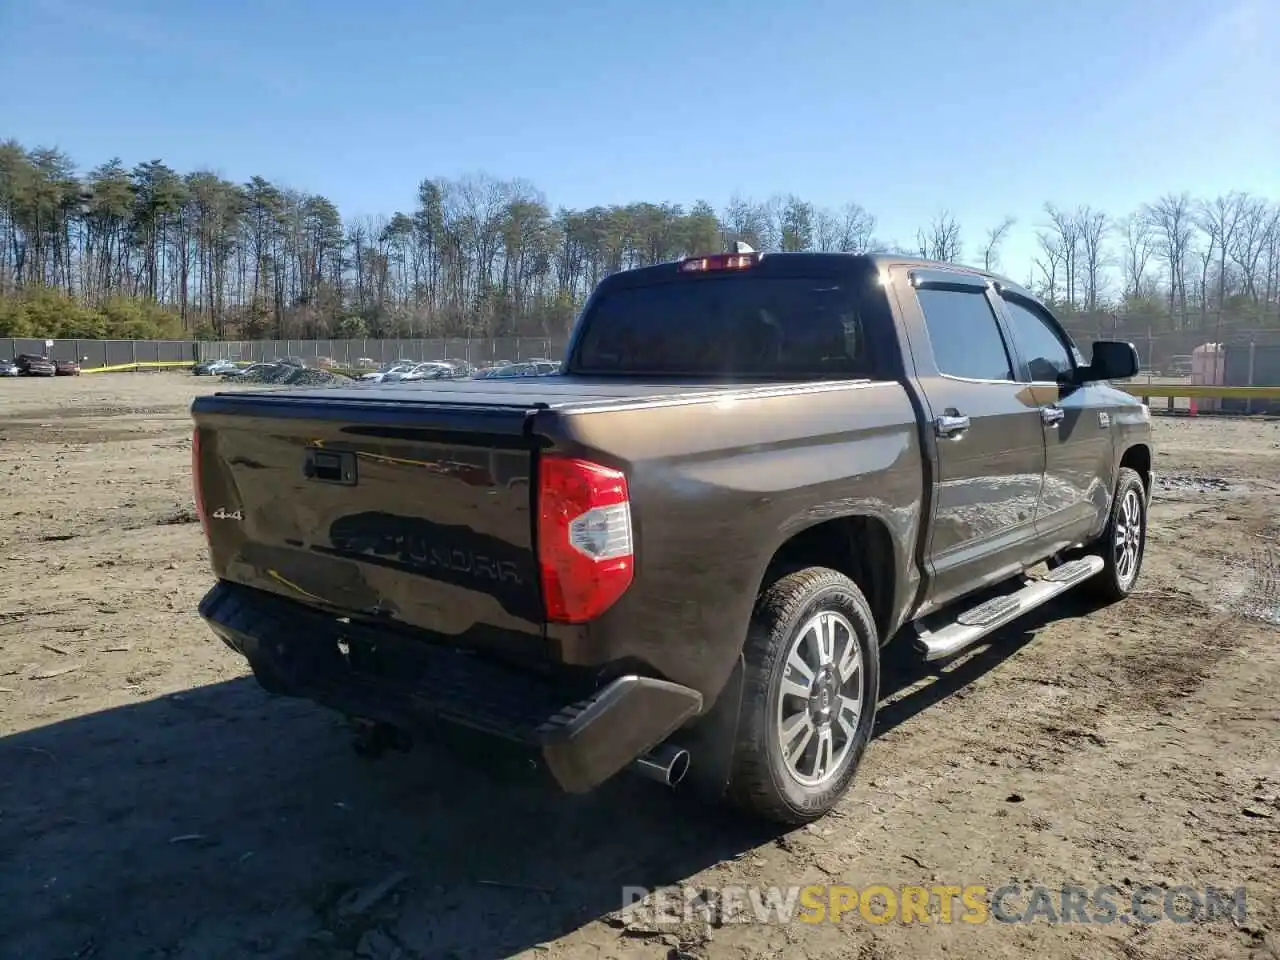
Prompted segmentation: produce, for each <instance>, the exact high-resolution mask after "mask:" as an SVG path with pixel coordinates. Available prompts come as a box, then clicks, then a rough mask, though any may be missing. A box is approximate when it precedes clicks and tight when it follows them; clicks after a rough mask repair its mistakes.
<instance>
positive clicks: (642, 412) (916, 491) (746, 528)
mask: <svg viewBox="0 0 1280 960" xmlns="http://www.w3.org/2000/svg"><path fill="white" fill-rule="evenodd" d="M918 430H919V427H918V424H917V420H916V417H915V415H914V413H913V410H912V408H911V405H910V401H909V399H908V397H907V395H906V392H905V390H904V389H903V388H902V386H901V385H900V384H898V383H868V384H862V385H855V384H838V385H815V386H814V387H812V388H800V389H798V390H795V391H793V392H791V393H785V392H783V393H780V394H778V395H773V396H767V395H766V396H751V395H750V394H748V395H746V396H738V397H736V398H731V399H726V400H724V401H717V402H708V403H697V404H684V405H681V404H669V405H665V406H651V407H648V408H643V407H636V408H631V409H627V408H619V409H616V410H612V411H592V412H584V413H581V414H572V413H570V414H568V415H565V416H562V417H561V418H560V420H559V422H558V423H556V424H555V427H554V428H551V427H548V429H547V431H546V432H547V433H548V434H550V435H554V436H556V437H557V443H558V444H559V445H560V446H561V447H562V448H564V449H568V450H578V451H580V452H583V453H585V454H587V455H590V456H593V457H595V458H596V459H601V460H604V461H606V462H611V463H614V464H617V465H619V466H622V467H623V468H624V469H626V471H627V473H628V476H629V483H630V490H631V499H632V510H633V514H634V519H633V522H634V527H635V531H636V537H637V546H636V550H637V573H636V580H635V583H634V585H633V586H632V588H631V589H630V590H629V591H628V592H627V593H626V594H625V595H624V596H623V597H622V599H621V600H620V601H619V602H618V603H617V605H616V606H614V607H613V608H612V609H611V610H609V611H608V612H607V613H606V614H605V615H604V616H603V617H602V618H601V619H600V620H599V621H597V622H595V623H593V624H591V625H589V626H588V627H586V628H562V627H554V626H553V627H551V628H549V636H550V639H551V640H552V642H553V643H554V644H555V645H557V647H558V650H559V652H560V655H561V656H563V657H565V658H566V659H568V660H570V661H574V662H588V663H604V662H608V661H611V660H615V659H634V660H639V661H642V662H644V663H645V664H646V665H647V666H648V667H650V668H651V669H653V670H655V671H657V672H658V673H660V674H663V675H665V676H668V677H670V678H671V679H674V680H677V681H679V682H681V683H686V684H689V685H691V686H694V687H696V688H698V689H700V690H702V691H703V692H704V693H706V694H708V696H714V694H716V693H718V691H719V688H720V686H721V684H722V683H723V681H724V679H725V678H726V677H727V676H728V673H729V670H730V669H731V668H732V665H733V663H734V661H735V659H736V657H737V653H738V651H739V649H740V648H741V645H742V641H743V639H744V637H745V635H746V629H747V624H748V621H749V619H750V615H751V609H752V605H753V603H754V600H755V595H756V591H757V590H758V588H759V584H760V580H761V577H762V576H763V574H764V569H765V566H766V565H767V563H768V561H769V559H770V558H771V557H772V555H773V553H774V551H775V550H776V549H777V548H778V547H779V546H780V545H781V544H782V543H784V542H785V541H786V540H787V539H788V538H789V537H790V536H791V535H792V534H794V533H796V532H798V531H799V530H801V529H804V528H805V527H807V526H810V525H812V524H815V523H819V522H822V521H824V520H828V519H834V518H837V517H841V516H847V515H850V514H869V515H872V516H874V517H876V518H878V519H880V520H881V521H883V522H884V523H885V525H886V526H887V527H888V529H889V531H890V533H891V538H892V540H893V543H894V548H893V549H894V556H891V557H885V558H884V562H885V563H886V564H892V565H894V567H895V568H896V569H897V570H898V571H899V572H900V574H901V576H900V580H899V583H898V585H897V590H896V591H895V593H896V600H895V609H896V610H898V611H901V610H905V609H906V608H907V606H908V605H909V604H910V602H911V598H912V597H913V596H914V592H915V589H916V587H917V586H918V579H917V573H916V571H917V567H916V565H915V551H916V545H917V540H918V535H919V524H920V506H921V499H922V496H923V486H924V474H923V466H922V463H921V459H920V446H919V433H918Z"/></svg>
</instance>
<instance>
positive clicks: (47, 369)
mask: <svg viewBox="0 0 1280 960" xmlns="http://www.w3.org/2000/svg"><path fill="white" fill-rule="evenodd" d="M13 360H14V363H16V364H17V365H18V372H19V373H21V374H22V375H23V376H25V377H56V376H57V375H58V368H57V366H56V365H55V364H54V362H53V361H52V360H50V359H49V358H48V357H46V356H42V355H41V354H38V353H20V354H18V355H17V356H16V357H14V358H13Z"/></svg>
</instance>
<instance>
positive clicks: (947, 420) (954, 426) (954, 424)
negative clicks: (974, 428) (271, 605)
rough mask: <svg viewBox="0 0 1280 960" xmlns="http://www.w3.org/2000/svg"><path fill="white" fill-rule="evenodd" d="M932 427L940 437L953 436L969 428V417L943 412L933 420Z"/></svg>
mask: <svg viewBox="0 0 1280 960" xmlns="http://www.w3.org/2000/svg"><path fill="white" fill-rule="evenodd" d="M933 429H934V430H935V431H936V432H937V434H938V436H940V437H954V436H956V434H960V433H964V431H966V430H968V429H969V418H968V417H965V416H961V415H956V416H951V415H949V414H945V413H944V414H943V415H942V416H940V417H938V418H937V419H936V420H934V421H933Z"/></svg>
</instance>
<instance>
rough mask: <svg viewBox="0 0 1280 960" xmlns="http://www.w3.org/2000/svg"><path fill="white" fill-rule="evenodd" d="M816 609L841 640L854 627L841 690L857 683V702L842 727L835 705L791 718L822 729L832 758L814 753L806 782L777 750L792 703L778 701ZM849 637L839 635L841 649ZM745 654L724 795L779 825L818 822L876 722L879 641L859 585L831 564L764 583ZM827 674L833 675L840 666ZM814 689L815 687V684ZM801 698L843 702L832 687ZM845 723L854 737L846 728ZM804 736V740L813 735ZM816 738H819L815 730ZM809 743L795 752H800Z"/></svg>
mask: <svg viewBox="0 0 1280 960" xmlns="http://www.w3.org/2000/svg"><path fill="white" fill-rule="evenodd" d="M821 613H833V614H836V615H837V616H836V618H828V619H829V622H832V623H836V624H838V629H839V631H840V637H841V639H843V633H844V632H845V631H846V630H847V629H848V627H851V628H852V639H853V640H854V641H856V649H857V654H858V656H859V657H860V662H859V666H858V669H857V670H856V674H851V676H850V677H849V678H848V681H849V682H848V687H847V688H846V689H847V692H848V693H849V694H852V692H853V691H854V690H855V688H856V689H857V692H858V693H859V695H860V698H861V704H860V712H859V713H858V717H857V720H856V722H853V723H849V724H847V726H846V725H845V724H843V723H842V722H841V720H842V715H841V713H840V710H841V709H842V708H841V707H839V706H837V708H836V709H837V713H836V714H834V715H833V714H832V713H831V712H830V710H829V709H828V710H827V711H826V712H825V713H824V714H822V715H823V716H825V717H826V719H825V720H821V721H815V720H814V719H813V714H812V713H807V712H806V711H805V710H804V709H801V710H799V711H798V712H797V716H799V713H805V718H804V720H803V721H802V722H807V723H808V724H809V728H810V729H809V733H810V734H811V735H812V733H813V731H814V730H818V731H821V730H823V729H826V730H827V731H828V732H827V733H826V737H827V744H828V746H827V747H826V751H827V756H828V757H829V758H830V759H831V760H832V761H833V764H834V765H833V766H830V767H826V768H824V767H823V766H822V765H821V761H820V760H819V759H815V760H814V761H813V764H814V766H813V770H814V772H815V774H821V777H817V776H815V777H814V778H812V779H814V781H815V782H814V783H812V784H806V783H803V782H802V780H801V779H799V778H798V776H799V775H798V774H797V773H793V772H792V769H791V765H789V764H788V761H787V759H786V758H785V757H784V755H783V749H782V747H783V744H782V743H781V742H780V741H781V740H782V739H783V735H782V732H781V726H782V714H781V707H780V703H782V702H788V703H795V702H796V699H792V700H788V701H784V700H783V696H784V695H783V693H782V688H783V683H784V681H785V679H786V675H787V659H788V657H789V656H790V655H791V653H792V650H793V647H794V646H795V645H796V644H804V643H805V642H806V641H805V640H804V639H803V638H801V632H802V629H803V628H804V627H806V625H807V624H809V623H810V622H811V621H812V620H813V618H814V617H816V616H818V615H819V614H821ZM846 624H847V627H846V626H845V625H846ZM807 636H810V637H811V636H813V635H812V634H808V635H807ZM837 642H840V641H839V640H838V641H837ZM848 642H849V641H848V640H847V639H845V640H843V643H842V645H841V648H840V649H841V650H843V649H844V645H846V644H848ZM836 652H839V651H836ZM839 659H843V658H839ZM744 660H745V666H746V671H745V674H744V683H743V692H742V712H741V715H740V719H739V723H738V740H737V744H736V745H735V749H734V761H733V772H732V774H731V777H730V780H729V790H728V797H729V800H730V801H731V802H732V803H734V804H735V805H736V806H738V807H740V808H742V809H744V810H747V811H749V812H750V813H753V814H756V815H758V816H761V817H764V818H766V819H769V820H773V821H775V822H778V823H783V824H788V825H798V824H803V823H809V822H812V821H814V820H817V819H819V818H820V817H822V816H823V815H825V814H826V813H827V812H829V811H830V810H831V809H832V808H833V807H834V806H835V805H836V804H837V803H838V802H839V800H840V798H841V797H842V796H844V794H845V792H846V791H847V790H848V787H849V784H850V782H851V781H852V780H853V776H854V774H855V772H856V771H857V768H858V764H859V762H860V761H861V759H862V755H863V753H864V752H865V750H866V747H867V743H868V741H869V740H870V739H871V731H872V728H873V727H874V725H875V712H876V698H877V696H878V694H879V690H880V641H879V635H878V632H877V630H876V625H875V618H874V617H873V616H872V613H871V607H870V605H869V604H868V603H867V600H866V597H864V596H863V594H862V591H861V590H860V589H858V586H857V584H855V583H854V582H853V581H852V580H850V579H849V578H848V577H846V576H844V575H843V574H841V573H839V572H837V571H835V570H830V569H827V568H825V567H808V568H806V569H803V570H797V571H795V572H792V573H788V574H786V575H784V576H782V577H780V578H779V579H777V580H775V581H773V583H771V584H770V585H769V586H767V587H766V588H765V590H764V591H762V593H761V594H760V597H759V598H758V599H757V601H756V608H755V612H754V614H753V616H752V619H751V626H750V628H749V629H748V632H747V641H746V645H745V648H744ZM837 666H838V665H837ZM821 669H822V668H819V670H818V671H817V672H815V676H817V675H818V673H819V672H821ZM831 676H833V678H834V680H838V672H836V673H834V674H831ZM829 682H832V681H829V680H823V681H822V683H823V684H826V683H829ZM819 686H821V684H819ZM812 689H814V690H817V689H818V686H814V687H812ZM799 702H800V703H810V704H817V703H820V704H822V705H823V706H825V705H826V704H828V703H829V702H830V703H835V704H843V702H844V701H843V700H840V699H839V698H838V697H837V696H836V695H835V693H832V694H831V696H830V697H829V698H824V697H823V696H822V695H821V694H820V693H814V694H813V696H812V697H811V698H810V699H809V700H808V701H806V700H804V699H800V700H799ZM820 712H821V711H820ZM844 719H849V718H844ZM850 727H851V728H852V729H853V734H852V736H848V735H847V733H846V731H847V730H848V729H849V728H850ZM804 732H805V731H804V730H803V729H801V730H800V731H799V733H801V734H803V733H804ZM835 736H838V737H840V739H841V746H840V752H839V754H838V755H836V749H835V747H834V746H833V745H832V743H833V739H832V738H833V737H835ZM803 739H804V742H805V743H809V741H810V740H811V739H812V736H809V737H805V738H803ZM818 740H819V743H821V741H822V736H821V735H819V737H818ZM792 742H793V743H794V742H796V741H792ZM844 743H847V744H848V749H845V748H844ZM814 748H815V750H817V749H818V746H817V745H816V744H815V747H814ZM807 749H808V748H807V747H806V748H805V750H804V751H801V753H803V754H804V756H807ZM804 756H802V757H801V759H802V760H803V759H804ZM798 762H799V761H797V763H798ZM818 781H820V782H818Z"/></svg>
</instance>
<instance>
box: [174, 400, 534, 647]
mask: <svg viewBox="0 0 1280 960" xmlns="http://www.w3.org/2000/svg"><path fill="white" fill-rule="evenodd" d="M408 399H409V397H408V396H404V395H402V396H400V397H398V398H397V399H396V400H395V401H389V400H388V398H386V397H385V396H383V397H379V396H377V395H375V394H365V395H364V396H360V397H352V396H349V395H348V396H345V397H344V396H335V395H332V394H331V395H329V396H319V395H317V394H316V393H307V394H295V395H290V394H288V393H277V394H271V393H265V394H250V393H245V394H215V395H212V396H206V397H200V398H198V399H197V400H196V401H195V403H194V404H193V406H192V415H193V417H194V419H195V425H196V433H195V437H196V439H195V443H194V449H193V467H194V471H195V475H196V477H197V482H198V496H199V499H200V501H201V503H202V520H203V522H204V524H205V528H206V532H207V536H208V540H209V547H210V555H211V559H212V562H213V566H214V571H215V573H216V574H217V576H218V577H219V578H220V579H222V580H227V581H231V582H234V583H239V584H243V585H245V586H249V587H255V588H258V589H261V590H266V591H270V592H272V593H276V594H279V595H281V596H285V597H288V598H290V599H293V600H297V601H301V602H303V603H306V604H308V605H310V606H313V607H317V608H320V609H325V610H329V611H331V612H334V613H337V614H339V615H348V616H350V617H352V619H353V620H367V619H382V620H389V621H392V622H397V623H400V624H403V625H405V626H409V627H415V628H420V629H422V630H427V631H431V632H432V633H435V634H438V635H441V637H442V639H446V640H448V641H449V642H451V643H455V644H458V645H461V646H477V647H496V648H499V649H505V650H508V651H509V652H511V653H515V654H532V655H535V656H540V655H541V653H542V649H543V648H542V619H543V618H542V602H541V596H540V588H539V575H538V568H537V561H536V557H535V555H534V552H533V519H532V513H531V503H530V497H531V492H530V484H529V477H530V472H531V468H532V463H533V449H534V441H533V439H532V438H531V437H530V436H529V434H528V431H527V424H528V422H529V418H530V415H531V413H532V411H531V410H530V409H529V405H528V403H527V402H526V403H519V402H517V403H508V404H503V403H501V402H498V401H497V400H496V399H495V398H491V397H490V398H485V402H479V400H478V399H477V400H476V401H473V402H470V403H468V402H465V401H461V402H459V400H458V399H457V398H454V399H452V400H451V399H450V398H448V397H445V396H441V395H440V394H430V393H426V392H422V393H416V394H415V395H413V396H412V401H411V402H406V401H407V400H408Z"/></svg>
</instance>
